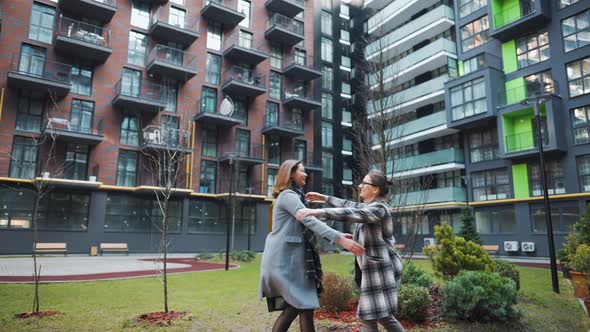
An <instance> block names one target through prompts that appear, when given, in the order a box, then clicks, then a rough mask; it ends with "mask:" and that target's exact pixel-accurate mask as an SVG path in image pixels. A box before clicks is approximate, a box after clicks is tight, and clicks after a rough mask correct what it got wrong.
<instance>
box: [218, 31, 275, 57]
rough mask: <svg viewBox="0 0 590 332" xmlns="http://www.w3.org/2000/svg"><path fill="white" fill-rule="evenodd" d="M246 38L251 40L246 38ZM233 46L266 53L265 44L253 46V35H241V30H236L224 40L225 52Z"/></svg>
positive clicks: (260, 43)
mask: <svg viewBox="0 0 590 332" xmlns="http://www.w3.org/2000/svg"><path fill="white" fill-rule="evenodd" d="M247 36H249V37H251V38H247ZM233 45H238V46H240V47H243V48H247V49H251V50H255V51H258V52H266V42H259V43H257V44H254V34H248V33H241V30H238V31H236V32H234V33H232V34H231V35H230V36H229V37H227V38H224V40H223V49H224V50H227V49H228V48H230V47H232V46H233Z"/></svg>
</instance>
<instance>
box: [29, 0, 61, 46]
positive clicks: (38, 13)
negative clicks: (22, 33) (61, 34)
mask: <svg viewBox="0 0 590 332" xmlns="http://www.w3.org/2000/svg"><path fill="white" fill-rule="evenodd" d="M54 22H55V8H53V7H51V6H46V5H43V4H40V3H37V2H33V10H32V12H31V21H30V23H29V39H32V40H37V41H40V42H42V43H47V44H51V42H52V41H53V25H54Z"/></svg>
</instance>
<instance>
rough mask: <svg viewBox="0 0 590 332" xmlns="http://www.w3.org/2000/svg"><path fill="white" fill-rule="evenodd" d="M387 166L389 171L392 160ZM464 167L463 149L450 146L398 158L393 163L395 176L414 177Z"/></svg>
mask: <svg viewBox="0 0 590 332" xmlns="http://www.w3.org/2000/svg"><path fill="white" fill-rule="evenodd" d="M387 167H388V169H389V171H388V173H389V172H390V170H391V162H388V164H387ZM464 168H465V165H464V159H463V150H461V149H457V148H450V149H445V150H439V151H434V152H429V153H423V154H419V155H416V156H412V157H408V158H401V159H397V160H396V161H395V164H394V165H393V169H394V172H393V176H394V177H397V178H405V177H414V176H422V175H428V174H435V173H442V172H449V171H456V170H460V169H464Z"/></svg>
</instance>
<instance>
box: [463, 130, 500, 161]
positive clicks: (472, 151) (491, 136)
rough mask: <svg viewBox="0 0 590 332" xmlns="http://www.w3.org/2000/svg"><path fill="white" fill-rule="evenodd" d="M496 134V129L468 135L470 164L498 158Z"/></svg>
mask: <svg viewBox="0 0 590 332" xmlns="http://www.w3.org/2000/svg"><path fill="white" fill-rule="evenodd" d="M499 154H500V152H499V148H498V132H497V130H496V128H490V129H485V130H483V131H478V132H473V133H470V134H469V156H470V157H471V162H472V163H477V162H480V161H487V160H495V159H498V158H499Z"/></svg>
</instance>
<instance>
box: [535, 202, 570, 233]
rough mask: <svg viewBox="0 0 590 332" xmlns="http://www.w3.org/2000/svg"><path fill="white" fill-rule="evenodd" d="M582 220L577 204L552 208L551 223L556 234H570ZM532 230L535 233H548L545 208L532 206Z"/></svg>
mask: <svg viewBox="0 0 590 332" xmlns="http://www.w3.org/2000/svg"><path fill="white" fill-rule="evenodd" d="M578 219H580V209H579V208H578V207H577V206H576V205H575V204H568V205H564V206H555V205H553V206H551V222H552V224H553V231H554V232H556V233H569V232H570V231H571V228H572V226H573V225H574V224H575V223H576V221H578ZM531 230H532V231H533V233H547V221H546V220H545V207H544V206H542V205H532V206H531Z"/></svg>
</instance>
